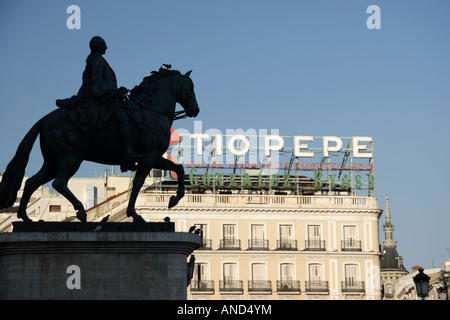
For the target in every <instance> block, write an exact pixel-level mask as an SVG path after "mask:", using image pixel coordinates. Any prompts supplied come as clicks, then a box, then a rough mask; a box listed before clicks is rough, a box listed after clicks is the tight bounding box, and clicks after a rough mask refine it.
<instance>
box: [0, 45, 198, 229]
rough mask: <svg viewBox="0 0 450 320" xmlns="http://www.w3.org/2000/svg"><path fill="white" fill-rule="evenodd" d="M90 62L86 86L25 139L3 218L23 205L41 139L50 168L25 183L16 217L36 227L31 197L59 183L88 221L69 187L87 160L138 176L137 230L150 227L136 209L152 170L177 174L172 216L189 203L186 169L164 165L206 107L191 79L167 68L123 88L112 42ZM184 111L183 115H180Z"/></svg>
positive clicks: (1, 186) (4, 186)
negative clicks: (174, 133)
mask: <svg viewBox="0 0 450 320" xmlns="http://www.w3.org/2000/svg"><path fill="white" fill-rule="evenodd" d="M89 46H90V49H91V53H90V54H89V56H88V57H87V59H86V68H85V70H84V72H83V83H82V86H81V88H80V90H79V91H78V93H77V95H75V96H72V97H71V98H68V99H62V100H56V105H57V106H58V107H59V108H57V109H55V110H54V111H52V112H50V113H49V114H47V115H46V116H44V117H43V118H41V119H40V120H39V121H38V122H36V124H34V125H33V127H32V128H31V129H30V130H29V131H28V133H27V134H26V135H25V137H24V138H23V140H22V142H21V143H20V144H19V146H18V148H17V151H16V154H15V156H14V157H13V159H12V160H11V161H10V163H9V164H8V166H7V168H6V171H5V172H4V174H3V179H2V180H1V182H0V210H2V209H5V208H8V207H11V206H12V205H13V204H14V202H15V201H16V199H17V193H18V191H19V189H20V187H21V184H22V180H23V178H24V175H25V168H26V165H27V163H28V159H29V155H30V152H31V149H32V147H33V144H34V142H35V140H36V139H37V137H38V136H40V147H41V152H42V156H43V158H44V163H43V165H42V168H41V169H40V170H39V171H38V172H37V173H36V174H35V175H34V176H32V177H31V178H29V179H27V181H26V182H25V187H24V190H23V195H22V198H21V200H20V204H19V208H18V212H17V217H18V218H19V219H22V220H23V221H24V222H31V221H32V220H31V219H30V218H29V217H28V215H27V212H26V208H27V204H28V202H29V200H30V197H31V195H32V194H33V192H34V191H36V190H37V189H38V188H39V187H40V186H42V185H43V184H46V183H48V182H50V181H52V180H53V182H52V186H53V187H54V188H55V190H56V191H58V192H59V193H60V194H61V195H63V196H64V197H65V198H66V199H67V200H68V201H70V203H71V204H72V205H73V207H74V209H75V210H76V211H77V214H76V215H77V218H78V219H79V220H80V221H81V222H86V221H87V214H86V211H85V209H84V207H83V204H82V203H81V202H80V201H79V200H78V199H77V198H76V197H75V196H74V194H73V193H72V192H71V191H70V190H69V188H68V186H67V184H68V181H69V179H70V178H71V177H72V176H73V175H74V174H75V173H76V172H77V171H78V169H79V167H80V165H81V163H82V162H83V161H84V160H87V161H92V162H97V163H102V164H106V165H120V168H121V170H122V171H128V170H131V171H136V173H135V177H134V180H133V186H132V191H131V196H130V199H129V202H128V207H127V216H128V217H132V218H133V221H134V222H143V221H144V219H143V218H142V217H141V216H140V215H138V214H137V213H136V210H135V204H136V199H137V197H138V195H139V191H140V189H141V187H142V186H143V184H144V182H145V179H146V177H147V175H148V174H149V173H150V170H152V169H153V168H156V169H163V170H171V171H174V172H175V173H176V174H177V182H178V188H177V193H176V195H174V196H172V197H171V198H170V200H169V205H168V206H169V208H171V207H173V206H175V205H177V204H178V202H179V201H180V199H181V198H182V197H183V196H184V192H185V190H184V169H183V166H182V165H180V164H175V163H174V162H172V161H170V160H168V159H165V158H164V157H163V154H164V153H165V152H166V151H167V149H168V147H169V143H170V132H171V127H172V123H173V121H174V120H176V119H180V118H184V117H186V116H187V117H196V116H197V115H198V113H199V107H198V104H197V100H196V97H195V92H194V84H193V82H192V80H191V78H190V77H189V75H190V73H191V71H189V72H187V73H186V74H182V73H180V72H179V71H177V70H171V66H170V65H164V68H160V69H159V71H152V72H151V74H150V75H149V76H147V77H145V78H144V79H143V81H142V82H141V84H139V85H138V86H135V87H134V88H133V89H132V90H130V91H129V90H127V89H126V88H124V87H120V88H117V80H116V76H115V74H114V71H113V70H112V68H111V67H110V66H109V64H108V62H107V61H106V60H105V59H104V58H103V55H104V54H105V52H106V49H107V46H106V42H105V41H104V40H103V39H102V38H101V37H98V36H96V37H93V38H92V39H91V41H90V43H89ZM177 103H179V104H180V105H181V106H182V107H183V109H184V111H175V110H176V104H177Z"/></svg>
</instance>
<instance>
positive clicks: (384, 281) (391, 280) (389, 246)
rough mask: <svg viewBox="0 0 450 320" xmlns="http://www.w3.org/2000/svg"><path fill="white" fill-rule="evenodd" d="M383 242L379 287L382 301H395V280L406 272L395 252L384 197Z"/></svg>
mask: <svg viewBox="0 0 450 320" xmlns="http://www.w3.org/2000/svg"><path fill="white" fill-rule="evenodd" d="M383 231H384V241H383V250H382V255H381V265H380V272H381V286H382V291H383V300H396V292H395V286H396V284H397V282H398V281H397V280H398V279H399V278H401V277H403V276H404V275H407V274H408V271H407V270H406V269H405V267H404V266H403V259H402V256H400V255H399V254H398V252H397V241H395V240H394V225H393V224H392V223H391V211H390V207H389V197H388V196H386V210H385V224H384V225H383Z"/></svg>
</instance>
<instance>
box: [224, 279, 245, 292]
mask: <svg viewBox="0 0 450 320" xmlns="http://www.w3.org/2000/svg"><path fill="white" fill-rule="evenodd" d="M219 291H220V292H237V293H244V283H243V281H242V280H220V282H219Z"/></svg>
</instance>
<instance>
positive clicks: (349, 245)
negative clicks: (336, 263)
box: [341, 239, 361, 251]
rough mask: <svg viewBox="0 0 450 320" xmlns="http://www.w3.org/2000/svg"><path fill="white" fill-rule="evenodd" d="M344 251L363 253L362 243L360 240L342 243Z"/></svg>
mask: <svg viewBox="0 0 450 320" xmlns="http://www.w3.org/2000/svg"><path fill="white" fill-rule="evenodd" d="M341 248H342V251H361V241H360V240H353V239H350V240H343V241H341Z"/></svg>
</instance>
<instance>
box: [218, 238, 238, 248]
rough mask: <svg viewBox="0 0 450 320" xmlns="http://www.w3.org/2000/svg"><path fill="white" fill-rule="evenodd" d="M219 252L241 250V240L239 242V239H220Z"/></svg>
mask: <svg viewBox="0 0 450 320" xmlns="http://www.w3.org/2000/svg"><path fill="white" fill-rule="evenodd" d="M219 250H241V240H239V239H220V247H219Z"/></svg>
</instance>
